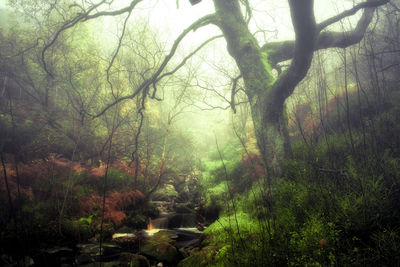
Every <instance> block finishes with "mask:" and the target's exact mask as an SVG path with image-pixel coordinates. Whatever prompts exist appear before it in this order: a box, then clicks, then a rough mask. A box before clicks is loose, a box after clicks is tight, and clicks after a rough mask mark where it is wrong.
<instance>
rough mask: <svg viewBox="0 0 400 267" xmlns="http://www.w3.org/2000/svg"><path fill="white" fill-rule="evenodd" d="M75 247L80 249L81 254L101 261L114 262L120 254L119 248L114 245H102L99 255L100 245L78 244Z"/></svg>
mask: <svg viewBox="0 0 400 267" xmlns="http://www.w3.org/2000/svg"><path fill="white" fill-rule="evenodd" d="M77 247H78V248H79V249H80V253H81V254H86V255H89V256H90V257H93V258H94V259H100V258H101V259H102V260H108V261H110V260H114V259H116V258H118V257H119V255H120V253H121V248H120V247H118V246H116V245H114V244H108V243H104V244H102V248H101V250H102V253H100V245H99V244H78V245H77Z"/></svg>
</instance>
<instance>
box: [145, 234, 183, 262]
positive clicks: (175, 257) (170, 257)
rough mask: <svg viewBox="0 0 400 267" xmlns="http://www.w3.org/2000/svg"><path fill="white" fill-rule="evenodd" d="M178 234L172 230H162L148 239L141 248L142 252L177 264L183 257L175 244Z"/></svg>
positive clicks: (158, 259) (159, 259)
mask: <svg viewBox="0 0 400 267" xmlns="http://www.w3.org/2000/svg"><path fill="white" fill-rule="evenodd" d="M177 238H178V235H177V234H176V233H175V232H174V231H171V230H162V231H159V232H158V233H156V234H154V235H153V236H152V237H151V238H150V239H149V240H146V241H145V242H144V244H143V246H142V247H141V248H140V252H141V253H142V254H144V255H146V256H149V257H152V258H153V259H155V260H157V261H162V262H166V263H169V264H175V263H177V262H178V261H179V259H180V258H181V256H180V254H179V252H178V250H177V249H176V247H175V246H174V244H175V239H177Z"/></svg>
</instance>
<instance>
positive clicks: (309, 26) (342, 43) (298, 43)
mask: <svg viewBox="0 0 400 267" xmlns="http://www.w3.org/2000/svg"><path fill="white" fill-rule="evenodd" d="M240 2H245V3H248V1H239V0H214V5H215V10H216V19H215V22H214V23H215V24H216V25H217V26H218V27H219V28H220V29H221V31H222V32H223V34H224V37H225V39H226V42H227V49H228V52H229V54H230V55H231V56H232V57H233V58H234V60H235V62H236V64H237V66H238V68H239V70H240V72H241V75H242V78H243V81H244V85H245V92H246V94H247V96H248V99H249V102H250V106H251V113H252V119H253V124H254V128H255V132H256V138H257V144H258V147H259V149H260V152H261V155H262V157H263V161H264V166H265V170H266V175H267V181H269V182H271V180H272V179H273V178H277V177H279V176H281V175H282V163H283V160H284V158H285V157H286V156H287V155H288V152H289V147H290V146H289V143H288V135H287V122H286V119H285V114H284V113H285V110H284V102H285V100H286V99H287V98H288V97H289V96H290V95H291V94H292V93H293V90H294V88H295V87H296V86H297V84H298V83H299V82H300V81H301V80H302V79H303V78H304V77H305V75H306V74H307V71H308V69H309V68H310V65H311V61H312V57H313V53H314V51H316V50H318V49H325V48H330V47H347V46H349V45H352V44H355V43H357V42H359V41H360V40H361V39H362V37H363V35H364V33H365V31H366V29H367V27H368V25H369V23H370V21H371V20H372V17H373V12H374V9H375V8H376V7H377V6H379V5H382V4H384V3H387V2H388V1H387V0H382V1H372V0H367V1H366V2H363V3H361V4H358V5H356V6H354V7H353V8H352V9H350V10H347V11H345V12H343V13H341V14H338V15H337V16H335V17H332V18H330V19H328V20H325V21H323V22H321V23H320V24H317V23H316V21H315V17H314V11H313V6H314V1H313V0H289V1H288V2H289V7H290V11H291V18H292V22H293V26H294V30H295V37H296V39H295V40H294V41H286V42H276V43H267V44H264V45H263V46H260V45H259V43H258V42H257V40H256V39H255V38H254V36H253V34H252V33H251V32H250V30H249V27H248V21H246V20H245V18H244V15H243V12H242V10H245V9H246V8H249V6H248V5H244V6H243V7H241V6H240ZM360 9H363V10H364V12H363V15H362V16H361V18H360V20H359V22H358V24H357V27H356V28H355V29H354V30H353V31H350V32H345V33H338V32H329V31H323V30H324V29H325V28H326V27H327V26H329V25H331V24H333V23H336V22H338V21H340V20H341V19H343V18H345V17H347V16H350V15H353V14H355V13H356V12H357V11H358V10H360ZM247 14H251V12H247ZM286 60H291V63H290V66H289V67H288V68H287V69H286V70H285V71H284V72H281V73H279V75H278V77H277V78H274V77H273V75H272V69H273V68H277V67H278V65H277V64H278V63H279V62H282V61H286Z"/></svg>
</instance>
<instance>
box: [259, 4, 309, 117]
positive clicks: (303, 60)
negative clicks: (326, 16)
mask: <svg viewBox="0 0 400 267" xmlns="http://www.w3.org/2000/svg"><path fill="white" fill-rule="evenodd" d="M289 6H290V12H291V16H292V22H293V26H294V30H295V34H296V43H295V45H294V56H293V60H292V62H291V64H290V66H289V68H288V69H287V70H286V71H285V72H283V73H282V74H281V75H280V76H279V78H278V80H277V81H276V82H275V84H274V85H273V87H272V89H271V91H270V93H269V94H268V96H267V99H266V102H267V103H268V104H267V108H268V109H273V108H274V107H275V108H276V110H275V111H273V112H270V113H269V114H271V116H272V118H270V119H272V120H273V121H277V120H278V119H279V116H280V114H281V113H282V110H281V107H282V105H281V104H283V102H284V101H285V100H286V98H287V97H288V96H289V95H290V94H291V93H292V92H293V90H294V88H295V87H296V85H297V84H298V83H299V82H300V81H301V80H302V79H303V78H304V76H305V75H306V74H307V71H308V69H309V67H310V65H311V61H312V56H313V53H314V44H315V39H316V22H315V17H314V11H313V8H314V1H313V0H302V1H299V0H289ZM277 103H279V104H277ZM275 116H278V117H275Z"/></svg>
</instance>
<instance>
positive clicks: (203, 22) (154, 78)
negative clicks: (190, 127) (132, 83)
mask: <svg viewBox="0 0 400 267" xmlns="http://www.w3.org/2000/svg"><path fill="white" fill-rule="evenodd" d="M211 23H215V16H214V15H213V14H211V15H207V16H204V17H202V18H200V19H198V20H197V21H195V22H194V23H193V24H192V25H190V26H189V27H188V28H187V29H185V30H184V31H183V32H182V33H181V34H180V35H179V36H178V38H177V39H176V40H175V42H174V44H173V45H172V48H171V50H170V52H169V54H168V55H167V56H165V58H164V60H163V62H162V63H161V65H160V66H159V67H158V69H157V71H156V72H155V73H154V74H153V75H152V76H151V77H150V78H149V79H146V80H145V81H143V82H142V84H141V85H139V86H138V88H137V89H136V90H135V92H134V93H132V94H130V95H127V96H123V97H120V98H118V99H115V100H114V101H113V102H112V103H110V104H108V105H107V106H106V107H105V108H103V110H102V111H100V112H99V113H98V114H97V115H94V116H93V118H94V119H95V118H98V117H100V116H102V115H103V114H104V113H106V112H107V110H109V109H110V108H111V107H113V106H114V105H116V104H118V103H120V102H122V101H125V100H128V99H133V98H135V97H136V96H137V95H138V94H139V93H140V92H141V91H142V90H144V89H146V88H149V87H150V86H152V85H153V84H154V83H155V82H158V81H160V79H159V76H160V74H161V73H162V72H163V70H164V69H165V67H166V66H167V64H168V62H169V61H170V60H171V58H172V57H173V56H174V54H175V52H176V50H177V49H178V46H179V44H180V43H181V41H182V40H183V38H184V37H185V36H186V35H187V34H188V33H189V32H191V31H195V30H197V29H199V28H200V27H203V26H206V25H208V24H211ZM215 38H216V37H213V38H211V39H210V40H214V39H215ZM210 40H207V41H205V42H204V43H203V44H202V45H201V46H200V48H201V47H203V46H204V45H205V44H207V43H208V42H209V41H210ZM198 50H199V49H198ZM191 55H192V54H191ZM184 60H187V58H185V59H184ZM182 65H183V64H182ZM178 66H179V65H178ZM176 70H177V69H176ZM176 70H174V72H175V71H176ZM172 73H173V72H172ZM163 77H164V76H163Z"/></svg>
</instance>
